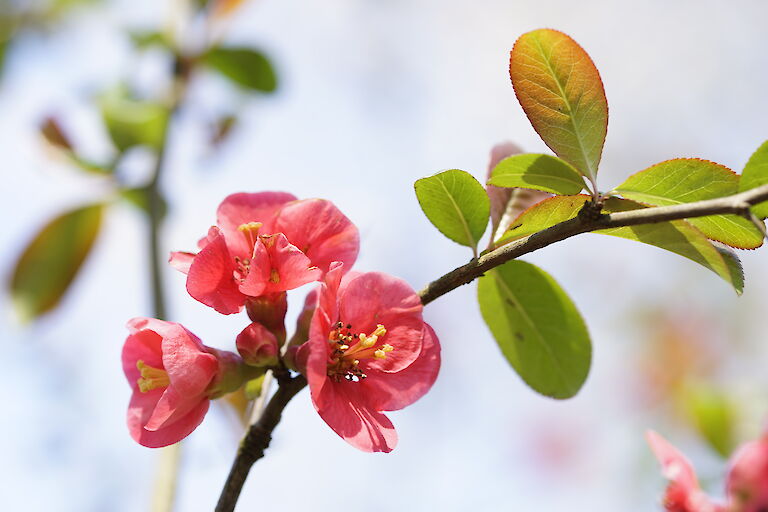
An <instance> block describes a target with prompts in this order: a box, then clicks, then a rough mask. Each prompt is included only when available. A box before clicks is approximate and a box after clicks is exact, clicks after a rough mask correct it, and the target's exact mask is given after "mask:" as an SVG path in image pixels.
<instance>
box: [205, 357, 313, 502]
mask: <svg viewBox="0 0 768 512" xmlns="http://www.w3.org/2000/svg"><path fill="white" fill-rule="evenodd" d="M275 378H276V379H277V382H278V388H277V391H276V392H275V394H274V395H272V398H271V399H270V400H269V403H267V406H266V407H265V408H264V412H263V413H262V414H261V417H260V418H259V421H257V422H256V423H254V424H252V425H251V427H250V428H249V429H248V433H247V434H246V435H245V437H244V438H243V440H242V442H241V443H240V448H239V449H238V451H237V456H236V457H235V461H234V462H233V463H232V469H230V471H229V476H228V477H227V481H226V482H225V483H224V488H223V489H222V491H221V495H220V496H219V502H218V503H217V504H216V512H232V511H233V510H234V509H235V505H236V504H237V499H238V498H239V497H240V491H242V489H243V484H245V479H246V478H248V472H249V471H250V470H251V467H252V466H253V464H254V463H255V462H256V461H257V460H259V459H260V458H262V457H263V456H264V451H265V450H266V449H267V448H268V447H269V442H270V441H271V440H272V431H273V430H274V429H275V427H277V424H278V423H279V422H280V418H281V416H282V414H283V409H285V406H286V405H288V402H290V401H291V399H292V398H293V397H294V396H295V395H296V394H297V393H298V392H299V391H301V390H302V389H304V386H306V385H307V380H306V379H305V378H304V377H303V376H302V375H298V376H296V377H291V376H290V375H289V374H288V373H287V372H286V373H284V374H282V375H276V377H275Z"/></svg>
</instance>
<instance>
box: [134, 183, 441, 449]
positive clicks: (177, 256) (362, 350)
mask: <svg viewBox="0 0 768 512" xmlns="http://www.w3.org/2000/svg"><path fill="white" fill-rule="evenodd" d="M216 224H217V225H216V226H213V227H211V228H210V229H209V230H208V233H207V235H206V236H205V237H204V238H202V239H201V240H200V241H199V242H198V249H199V252H197V253H196V254H195V253H189V252H174V253H172V254H171V258H170V263H171V265H172V266H173V267H174V268H176V269H178V270H180V271H181V272H184V273H185V274H187V282H186V287H187V291H188V292H189V294H190V295H191V296H192V297H193V298H194V299H196V300H198V301H199V302H201V303H203V304H205V305H207V306H210V307H211V308H213V309H214V310H216V311H217V312H219V313H222V314H225V315H229V314H234V313H239V312H241V311H242V310H243V309H244V308H245V310H246V312H247V314H248V317H249V323H248V325H246V327H245V328H244V329H243V331H242V332H241V333H240V334H238V335H237V336H236V337H235V336H233V337H234V338H235V345H236V347H237V352H238V353H237V354H236V353H234V352H229V351H225V350H217V349H214V348H211V347H207V346H205V345H203V344H202V342H201V341H200V339H199V338H197V337H196V336H195V335H194V334H192V333H191V332H190V331H188V330H187V329H186V328H185V327H183V326H181V325H179V324H176V323H173V322H165V321H162V320H156V319H151V318H135V319H133V320H131V321H129V322H128V329H129V331H130V334H129V336H128V338H127V339H126V341H125V346H124V348H123V356H122V358H123V369H124V372H125V375H126V378H127V379H128V383H129V384H130V385H131V388H132V389H133V395H132V397H131V401H130V404H129V406H128V418H127V419H128V429H129V431H130V433H131V436H132V437H133V438H134V439H135V440H136V441H137V442H138V443H140V444H142V445H144V446H149V447H160V446H166V445H169V444H173V443H175V442H178V441H180V440H181V439H183V438H184V437H186V436H187V435H189V434H190V433H191V432H192V431H193V430H194V429H195V428H196V427H197V426H198V425H199V424H200V423H201V422H202V420H203V418H204V416H205V414H206V412H207V411H208V407H209V403H210V400H212V399H215V398H218V397H220V396H223V395H225V394H227V393H230V392H233V391H236V390H238V389H239V388H240V387H241V386H243V385H244V384H245V383H246V382H247V381H248V380H250V379H252V378H255V377H256V376H259V375H261V374H262V373H263V372H264V371H265V370H266V369H273V370H277V371H283V372H287V371H293V372H300V373H303V374H304V375H305V376H306V378H307V381H308V383H309V388H310V394H311V398H312V403H313V404H314V406H315V409H316V410H317V412H318V413H319V414H320V416H321V417H322V418H323V420H325V422H326V423H327V424H328V425H329V426H330V427H331V428H332V429H333V430H334V431H335V432H336V433H337V434H338V435H339V436H341V437H342V438H343V439H344V440H346V441H347V442H348V443H350V444H351V445H353V446H355V447H356V448H359V449H360V450H364V451H369V452H374V451H378V452H389V451H391V450H392V449H393V448H394V447H395V445H396V443H397V435H396V433H395V430H394V427H393V426H392V423H391V422H390V421H389V419H388V418H387V417H386V416H385V415H384V414H383V412H385V411H394V410H398V409H402V408H403V407H405V406H407V405H409V404H411V403H413V402H415V401H416V400H418V399H419V398H420V397H421V396H422V395H424V393H426V392H427V391H428V390H429V389H430V388H431V386H432V384H433V383H434V381H435V379H436V378H437V373H438V371H439V368H440V344H439V342H438V340H437V336H436V335H435V332H434V331H433V330H432V328H431V327H430V326H429V325H427V324H426V323H425V322H424V320H423V318H422V304H421V301H420V299H419V296H418V295H417V294H416V293H415V292H414V290H413V289H412V288H411V287H410V286H409V285H408V284H407V283H406V282H405V281H403V280H401V279H398V278H396V277H392V276H389V275H387V274H383V273H381V272H366V273H358V272H351V271H350V269H351V268H352V266H353V264H354V263H355V260H356V259H357V254H358V251H359V246H360V241H359V234H358V231H357V228H356V227H355V225H354V224H352V222H351V221H350V220H349V219H348V218H347V217H345V216H344V215H343V214H342V213H341V212H340V211H339V210H338V209H337V208H336V206H334V205H333V204H332V203H331V202H329V201H326V200H322V199H304V200H297V199H296V198H295V197H294V196H293V195H291V194H287V193H284V192H261V193H238V194H233V195H231V196H229V197H227V198H226V199H225V200H224V201H223V202H222V203H221V205H220V206H219V208H218V211H217V219H216ZM316 281H319V283H320V284H319V286H318V287H317V288H315V289H314V290H313V291H312V292H310V293H309V295H308V296H307V298H306V300H305V304H304V310H303V312H302V313H301V315H300V317H299V322H298V328H297V332H296V333H295V334H294V335H293V336H292V337H291V338H290V341H289V342H288V343H286V339H287V336H286V329H285V314H286V311H287V294H286V292H287V291H289V290H293V289H295V288H298V287H300V286H302V285H305V284H307V283H312V282H316Z"/></svg>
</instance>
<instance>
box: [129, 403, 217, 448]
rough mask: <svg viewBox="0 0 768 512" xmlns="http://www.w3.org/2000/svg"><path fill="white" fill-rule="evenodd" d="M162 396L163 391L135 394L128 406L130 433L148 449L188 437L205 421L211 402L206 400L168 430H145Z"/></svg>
mask: <svg viewBox="0 0 768 512" xmlns="http://www.w3.org/2000/svg"><path fill="white" fill-rule="evenodd" d="M162 395H163V390H162V389H155V390H152V391H149V392H147V393H141V392H135V393H133V396H131V402H130V404H129V405H128V414H127V418H126V419H127V423H128V431H129V432H130V434H131V437H132V438H133V439H134V440H135V441H136V442H137V443H139V444H141V445H142V446H146V447H148V448H160V447H162V446H168V445H170V444H174V443H177V442H179V441H181V440H182V439H184V438H185V437H187V436H188V435H189V434H191V433H192V431H193V430H195V428H197V426H198V425H200V423H201V422H202V421H203V418H204V417H205V413H206V412H208V406H209V404H210V401H209V400H204V401H202V402H200V403H199V404H197V406H195V407H194V408H193V409H192V410H191V411H189V412H188V413H187V414H186V415H185V416H184V417H182V418H179V419H178V420H177V421H175V422H174V423H173V424H172V425H170V426H168V427H167V428H161V429H159V430H156V431H154V432H150V431H149V430H146V429H145V428H144V425H145V424H146V423H147V421H148V420H149V418H150V417H151V416H152V411H153V410H154V408H155V404H157V402H158V401H159V400H160V397H161V396H162Z"/></svg>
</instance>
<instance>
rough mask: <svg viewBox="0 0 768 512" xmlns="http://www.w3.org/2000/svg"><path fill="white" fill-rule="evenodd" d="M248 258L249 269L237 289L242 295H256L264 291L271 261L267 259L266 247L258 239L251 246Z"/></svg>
mask: <svg viewBox="0 0 768 512" xmlns="http://www.w3.org/2000/svg"><path fill="white" fill-rule="evenodd" d="M250 259H251V262H250V270H249V271H248V275H247V276H245V279H244V280H243V282H242V283H240V284H239V285H238V289H239V290H240V293H242V294H244V295H247V296H249V297H258V296H259V295H261V294H263V293H265V292H266V289H267V284H268V283H269V274H270V271H271V269H272V263H271V262H270V260H269V252H268V251H267V248H266V247H264V244H263V243H261V242H260V241H259V242H257V243H256V245H255V246H253V252H252V253H251V258H250Z"/></svg>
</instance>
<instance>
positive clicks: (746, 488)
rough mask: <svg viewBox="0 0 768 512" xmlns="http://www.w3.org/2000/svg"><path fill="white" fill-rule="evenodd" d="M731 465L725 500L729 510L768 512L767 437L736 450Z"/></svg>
mask: <svg viewBox="0 0 768 512" xmlns="http://www.w3.org/2000/svg"><path fill="white" fill-rule="evenodd" d="M731 461H732V462H731V470H730V472H729V473H728V497H729V499H730V504H731V508H732V510H738V511H740V512H759V511H761V510H766V509H768V435H766V436H764V437H763V438H762V439H759V440H757V441H752V442H750V443H747V444H745V445H744V446H742V447H741V448H739V450H738V451H737V452H736V454H735V455H734V456H733V457H732V459H731Z"/></svg>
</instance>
